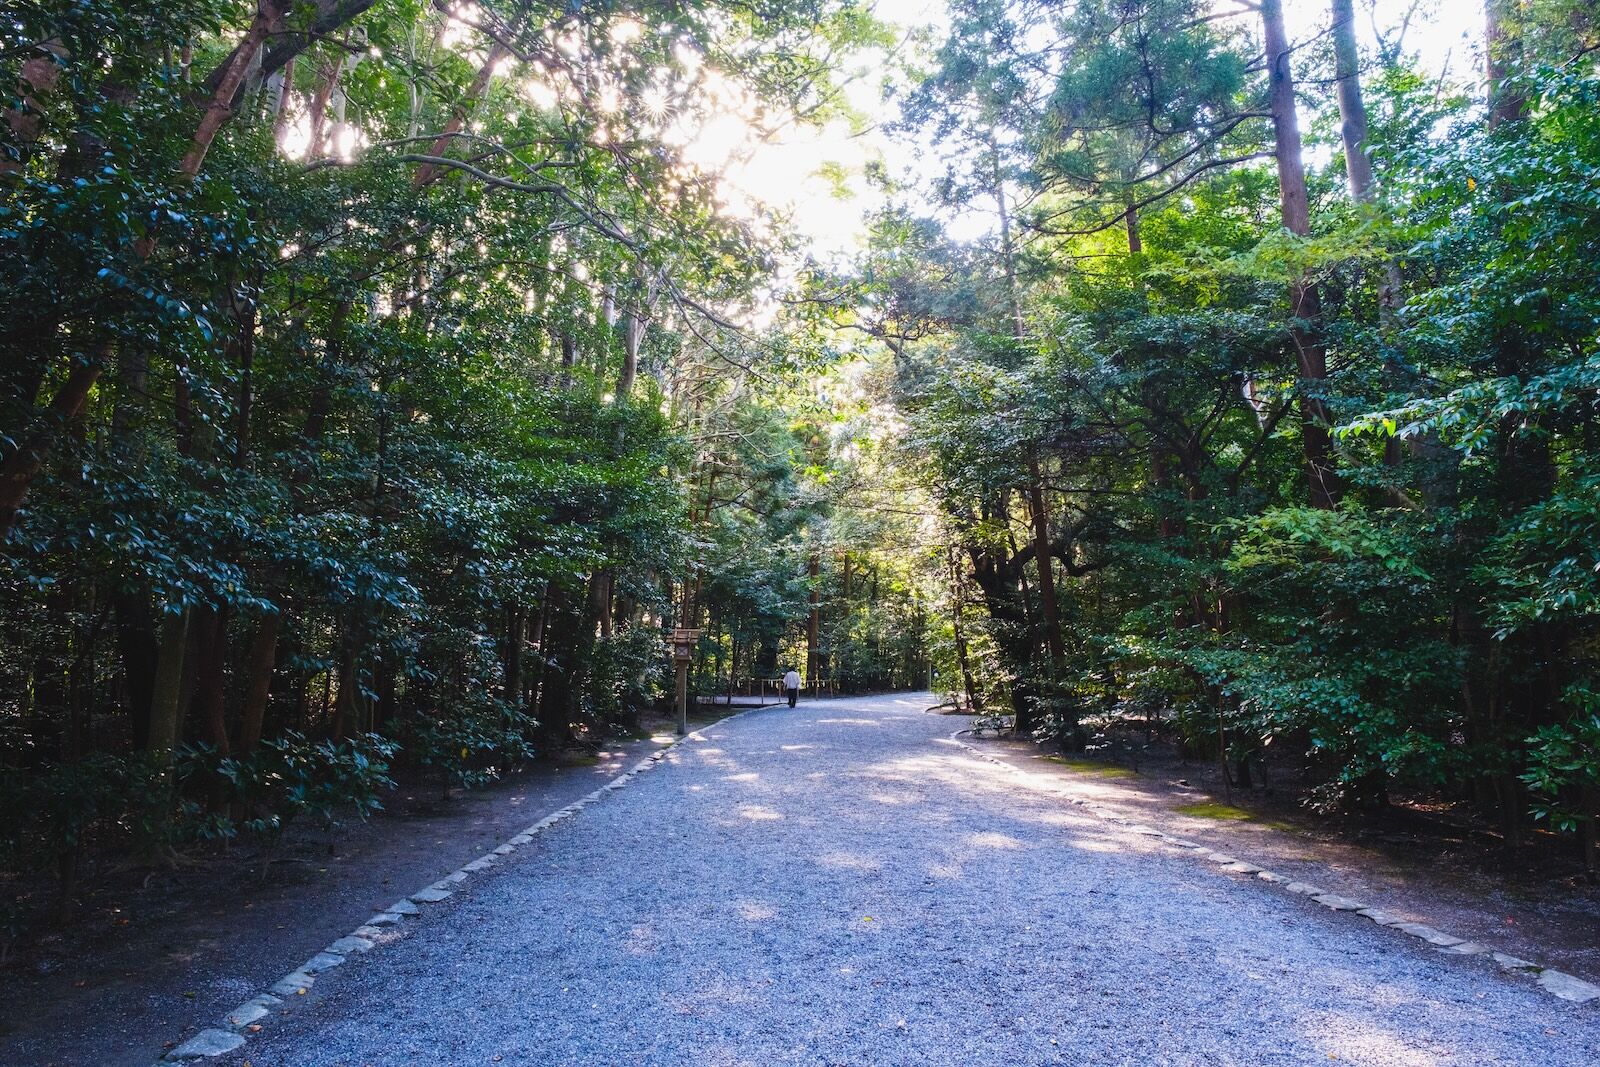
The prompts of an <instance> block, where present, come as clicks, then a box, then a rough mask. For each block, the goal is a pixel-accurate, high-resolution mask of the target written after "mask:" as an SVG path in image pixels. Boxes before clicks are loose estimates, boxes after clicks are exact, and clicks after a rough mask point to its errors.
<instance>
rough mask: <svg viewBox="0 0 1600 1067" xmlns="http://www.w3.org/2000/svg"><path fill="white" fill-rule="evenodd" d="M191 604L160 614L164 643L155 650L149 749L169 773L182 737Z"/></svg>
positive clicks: (166, 772)
mask: <svg viewBox="0 0 1600 1067" xmlns="http://www.w3.org/2000/svg"><path fill="white" fill-rule="evenodd" d="M191 614H192V612H191V611H190V609H189V608H180V609H179V610H177V611H168V612H166V613H165V614H164V615H162V617H161V643H160V645H159V646H158V649H157V653H156V673H155V685H154V688H153V691H152V693H151V697H150V737H149V743H148V745H147V747H148V749H149V751H150V752H151V753H153V754H155V755H156V757H157V758H158V759H159V761H160V764H161V767H162V769H163V773H165V774H167V775H169V776H170V774H171V769H172V756H173V752H174V751H175V750H176V749H177V747H178V742H179V741H180V740H181V739H182V736H181V735H182V730H183V722H182V720H181V713H182V710H183V707H182V705H183V666H184V660H185V653H186V651H187V649H188V646H189V619H190V616H191Z"/></svg>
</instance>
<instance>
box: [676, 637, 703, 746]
mask: <svg viewBox="0 0 1600 1067" xmlns="http://www.w3.org/2000/svg"><path fill="white" fill-rule="evenodd" d="M699 642H700V631H699V630H698V629H694V628H692V627H688V626H680V627H678V628H677V629H676V630H673V631H672V638H671V644H672V665H673V666H674V667H676V668H677V669H678V694H677V695H678V736H679V737H682V736H683V735H684V734H686V733H688V732H689V662H690V661H691V660H693V659H694V646H695V645H697V644H699Z"/></svg>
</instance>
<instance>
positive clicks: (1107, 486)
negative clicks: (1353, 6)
mask: <svg viewBox="0 0 1600 1067" xmlns="http://www.w3.org/2000/svg"><path fill="white" fill-rule="evenodd" d="M1340 6H1341V5H1340V4H1339V3H1337V2H1335V3H1334V4H1333V5H1332V6H1331V9H1330V8H1329V7H1323V8H1322V17H1323V18H1324V19H1325V20H1326V19H1328V17H1329V15H1330V11H1331V13H1332V14H1333V15H1334V16H1337V15H1338V11H1339V9H1340ZM1344 6H1345V7H1346V8H1348V6H1349V5H1344ZM1277 8H1278V5H1276V4H1263V5H1261V10H1260V12H1259V13H1255V12H1251V13H1246V14H1242V15H1238V16H1235V17H1231V18H1216V17H1209V16H1210V14H1211V12H1210V8H1209V6H1208V5H1206V4H1204V3H1201V2H1199V0H1118V2H1107V0H1078V2H1074V3H1066V4H1054V3H1038V4H1036V3H1032V2H1029V0H1020V2H1015V3H1004V4H991V3H977V2H974V3H967V2H958V3H956V4H954V5H953V6H952V11H953V17H954V26H953V29H952V33H951V35H950V37H949V39H948V40H947V41H946V42H944V43H943V44H942V45H941V47H940V50H939V51H938V52H937V54H936V55H935V56H934V58H933V62H932V65H931V69H930V71H929V72H928V73H927V74H926V76H925V77H924V78H923V79H922V80H921V81H920V82H919V83H918V85H917V86H916V88H915V89H914V91H913V92H912V93H911V94H910V96H909V98H908V100H907V103H906V105H905V108H904V116H905V117H904V120H903V126H904V127H905V128H906V130H907V131H909V132H910V133H911V134H913V135H919V136H926V135H927V134H928V133H930V132H931V133H932V134H934V135H936V136H937V137H938V138H939V139H940V143H941V144H942V145H944V146H945V147H946V148H947V149H948V148H949V146H950V145H951V144H953V143H959V146H960V150H957V151H949V152H947V155H946V158H947V160H948V167H949V170H948V177H947V179H946V180H945V181H944V182H942V183H941V184H940V186H939V191H940V192H941V194H942V195H943V196H944V197H945V198H946V201H947V205H948V206H949V207H953V208H979V209H986V210H989V211H991V212H993V211H996V210H998V212H999V219H1000V223H999V227H998V232H997V233H995V234H994V235H993V237H992V238H991V239H988V240H985V241H980V242H977V243H974V244H966V245H963V244H957V243H953V242H950V241H948V240H946V239H944V238H942V237H941V236H940V235H939V231H938V227H937V226H936V225H934V224H931V223H928V222H924V221H922V220H920V219H919V218H918V217H917V215H916V211H915V209H914V208H913V207H911V206H900V207H896V208H894V209H892V210H891V211H889V212H887V213H886V214H885V215H884V216H883V217H882V218H881V219H880V222H879V225H878V228H877V232H876V234H875V240H874V244H873V248H872V252H871V256H870V259H869V262H868V265H867V269H866V270H865V271H864V272H863V273H862V275H861V276H860V278H859V279H858V285H859V287H860V292H861V295H862V299H861V301H860V304H859V306H858V307H857V308H855V309H852V310H851V311H850V312H849V313H848V314H844V316H843V317H844V319H845V321H847V322H848V323H849V324H850V325H851V326H854V327H855V328H858V329H862V330H866V331H868V332H869V333H872V334H873V335H875V336H877V337H879V338H881V339H882V340H883V341H884V343H885V344H886V346H887V347H888V349H889V350H890V355H891V358H892V365H893V370H892V375H891V378H892V382H891V384H890V385H889V387H888V388H887V390H886V393H887V395H888V396H889V397H890V398H891V399H892V400H893V402H894V403H895V404H896V405H897V406H898V409H899V412H900V416H901V418H902V419H903V420H904V423H905V425H906V434H905V438H904V440H903V442H902V444H903V464H904V468H905V470H907V471H908V472H911V473H910V477H912V479H913V480H914V481H915V482H916V483H917V484H918V485H920V486H921V488H922V489H923V491H925V492H926V493H927V494H928V496H929V497H930V499H931V500H932V501H933V503H934V504H935V506H936V507H937V508H938V510H939V511H940V513H941V514H942V521H943V522H944V524H945V526H946V528H947V530H948V538H947V540H948V543H949V544H950V546H951V548H952V549H953V555H952V556H951V557H950V558H951V560H952V561H953V562H954V565H953V566H948V567H947V570H948V572H949V575H950V587H951V592H950V593H949V595H948V597H947V612H946V617H947V619H948V620H949V626H950V628H949V629H948V630H947V633H948V635H949V640H948V641H947V642H943V643H941V645H940V649H941V651H940V657H941V676H942V678H943V679H944V683H945V685H946V686H947V687H948V688H949V689H951V690H953V691H956V692H960V691H961V690H963V689H967V690H969V692H968V693H967V694H966V695H967V696H968V697H969V698H970V699H973V700H974V701H975V702H977V703H980V704H982V705H985V706H986V707H988V708H990V709H993V708H994V706H995V705H996V704H999V705H1001V706H1003V707H1005V708H1006V710H1007V711H1008V712H1009V713H1011V714H1012V715H1014V716H1015V719H1016V724H1017V725H1018V727H1019V728H1020V729H1021V730H1023V731H1032V732H1035V733H1037V734H1039V735H1040V736H1050V737H1053V738H1057V739H1060V740H1062V741H1065V742H1068V743H1075V744H1082V743H1083V742H1084V740H1085V734H1084V730H1083V727H1082V720H1083V719H1084V718H1085V717H1086V716H1090V715H1092V714H1099V713H1103V712H1114V711H1118V710H1123V711H1130V712H1133V713H1136V714H1138V715H1140V716H1144V715H1146V714H1148V713H1150V712H1151V711H1156V712H1159V713H1162V714H1165V715H1168V716H1170V717H1171V719H1172V720H1173V721H1174V722H1175V723H1176V724H1177V726H1178V728H1179V729H1180V731H1181V733H1182V735H1183V737H1184V739H1185V741H1186V742H1187V744H1188V745H1189V747H1190V748H1191V750H1192V751H1194V752H1196V753H1211V754H1216V753H1218V752H1219V750H1225V752H1226V755H1227V761H1228V764H1229V765H1230V769H1231V771H1232V773H1233V774H1234V775H1235V777H1236V778H1237V777H1241V776H1243V777H1246V778H1247V777H1248V774H1249V768H1250V766H1251V764H1252V762H1253V761H1254V760H1255V759H1256V758H1257V757H1258V756H1259V755H1260V754H1261V753H1262V752H1264V751H1265V750H1266V749H1267V748H1268V747H1269V746H1271V747H1272V748H1273V751H1274V752H1277V753H1286V754H1289V755H1290V758H1294V757H1300V758H1302V759H1303V760H1304V761H1305V765H1306V766H1307V767H1308V768H1309V769H1310V771H1311V772H1312V773H1313V775H1314V776H1315V777H1316V780H1317V781H1320V782H1321V783H1323V784H1322V785H1321V786H1320V788H1319V789H1318V790H1317V791H1316V793H1315V797H1316V798H1318V799H1320V800H1321V801H1324V802H1326V803H1327V804H1329V805H1344V806H1347V807H1348V806H1353V805H1364V804H1374V803H1382V802H1383V800H1384V798H1385V796H1386V795H1387V793H1388V792H1389V791H1390V790H1391V789H1393V788H1395V787H1399V788H1404V789H1411V790H1417V789H1424V790H1437V791H1441V792H1443V793H1444V794H1445V795H1447V796H1450V797H1453V798H1456V799H1459V800H1460V801H1462V802H1463V803H1465V804H1473V805H1476V806H1477V807H1478V808H1479V810H1481V811H1482V812H1483V813H1485V814H1488V815H1494V816H1497V817H1498V818H1499V819H1500V822H1501V825H1502V826H1503V830H1504V834H1505V838H1506V841H1507V843H1508V844H1509V845H1511V846H1513V847H1514V846H1515V845H1516V844H1517V843H1518V841H1519V840H1520V839H1522V838H1523V836H1524V835H1525V830H1526V828H1527V827H1529V826H1530V825H1552V824H1553V825H1555V826H1557V827H1559V828H1560V829H1563V830H1569V831H1570V830H1578V831H1581V833H1582V835H1583V836H1584V838H1585V839H1586V844H1587V846H1588V855H1589V861H1590V863H1591V864H1592V863H1594V840H1595V821H1596V818H1597V817H1600V791H1597V788H1596V783H1597V781H1600V748H1597V747H1596V743H1595V742H1596V735H1595V722H1594V714H1595V701H1594V692H1595V690H1596V670H1597V669H1600V655H1597V654H1600V622H1597V619H1600V613H1597V605H1600V599H1597V594H1600V586H1597V581H1600V555H1597V554H1596V553H1597V546H1600V536H1597V535H1600V492H1597V489H1600V478H1597V475H1600V405H1597V403H1596V399H1595V398H1596V395H1597V389H1596V387H1597V385H1600V284H1597V278H1596V274H1595V272H1594V270H1593V266H1592V265H1593V262H1594V260H1595V256H1596V254H1597V252H1600V185H1597V183H1596V175H1597V174H1600V107H1597V106H1596V105H1597V103H1600V73H1597V71H1596V65H1595V62H1594V49H1595V46H1596V43H1597V42H1600V38H1597V37H1596V34H1597V32H1600V27H1597V25H1596V24H1595V22H1594V21H1593V16H1592V9H1589V10H1586V6H1585V5H1570V4H1561V3H1551V4H1542V3H1534V4H1517V3H1509V2H1500V0H1494V2H1492V3H1491V4H1490V10H1491V14H1492V15H1493V16H1494V20H1492V23H1491V25H1492V36H1491V39H1490V42H1489V43H1487V44H1486V45H1485V46H1484V47H1485V51H1486V52H1488V54H1489V55H1490V57H1491V58H1492V62H1491V63H1489V64H1488V69H1489V78H1488V79H1487V81H1488V84H1489V89H1488V91H1487V95H1485V93H1484V92H1483V91H1482V89H1481V85H1468V86H1463V87H1460V88H1457V87H1455V86H1454V85H1453V84H1452V83H1451V82H1449V81H1437V80H1434V79H1430V78H1428V77H1425V76H1424V75H1422V74H1420V73H1419V72H1418V71H1417V70H1416V69H1413V67H1412V66H1410V65H1409V64H1410V61H1409V60H1408V59H1407V57H1406V54H1405V51H1404V48H1403V45H1402V43H1401V42H1398V41H1395V40H1387V41H1385V42H1384V47H1383V48H1382V49H1381V50H1380V52H1381V54H1378V55H1367V56H1362V57H1360V58H1361V60H1362V61H1361V63H1360V65H1359V67H1358V68H1354V69H1352V68H1351V67H1349V66H1345V67H1340V66H1338V64H1339V63H1340V62H1341V61H1340V60H1339V58H1338V49H1337V48H1335V47H1332V46H1331V45H1330V43H1329V42H1332V44H1335V45H1336V44H1338V43H1339V38H1340V34H1339V33H1338V32H1333V31H1335V30H1338V29H1340V27H1338V26H1337V25H1334V24H1332V23H1329V22H1324V26H1325V27H1326V28H1328V30H1329V32H1328V33H1327V34H1326V35H1324V37H1323V38H1321V39H1319V42H1317V43H1315V44H1313V45H1312V46H1308V47H1305V48H1298V49H1291V50H1289V51H1288V52H1284V53H1281V54H1280V53H1272V54H1269V55H1268V56H1267V57H1266V60H1265V61H1264V60H1263V58H1262V57H1263V48H1262V41H1263V39H1264V38H1263V31H1264V30H1269V29H1271V28H1272V26H1271V21H1272V18H1273V16H1274V13H1275V12H1276V10H1277ZM1267 39H1269V40H1270V35H1269V36H1268V38H1267ZM1353 52H1354V44H1353V40H1352V43H1351V53H1347V54H1346V55H1347V57H1348V56H1349V55H1350V54H1352V53H1353ZM1273 71H1276V72H1278V73H1279V74H1280V76H1281V75H1284V74H1288V73H1289V72H1291V71H1292V76H1293V77H1294V78H1296V79H1298V80H1299V82H1300V83H1301V84H1302V85H1304V84H1313V85H1315V86H1317V87H1318V91H1317V92H1314V93H1312V92H1305V93H1301V94H1299V98H1298V101H1296V98H1295V95H1294V94H1293V93H1290V94H1287V95H1285V94H1277V95H1274V94H1273V93H1272V92H1271V89H1272V85H1271V84H1269V83H1270V82H1271V81H1272V79H1271V78H1269V76H1268V73H1269V72H1273ZM1346 74H1348V75H1353V76H1351V77H1348V78H1346V79H1345V85H1344V88H1346V89H1353V90H1354V95H1353V96H1343V97H1338V96H1336V95H1335V94H1333V93H1332V92H1331V91H1330V92H1324V91H1323V89H1322V87H1326V86H1333V85H1335V84H1336V82H1338V81H1339V79H1340V77H1341V75H1346ZM1291 84H1292V83H1291ZM1296 105H1297V106H1296ZM1357 109H1360V110H1359V111H1358V110H1357ZM1356 119H1359V120H1360V121H1361V123H1363V124H1364V125H1365V127H1366V128H1367V130H1368V132H1367V134H1366V135H1365V136H1362V135H1361V134H1360V133H1359V130H1360V129H1361V126H1360V125H1355V124H1354V120H1356ZM1285 120H1287V121H1285ZM1296 125H1298V127H1302V128H1304V129H1305V130H1307V131H1308V132H1307V137H1308V140H1309V143H1310V145H1311V146H1312V148H1319V147H1320V148H1322V149H1323V150H1322V151H1310V150H1308V151H1306V152H1305V153H1304V155H1303V156H1302V155H1301V152H1300V145H1299V140H1298V138H1299V133H1298V132H1297V130H1296ZM1342 130H1343V131H1345V132H1346V134H1348V133H1349V132H1350V131H1352V130H1354V131H1357V132H1356V133H1355V136H1354V138H1353V139H1351V140H1349V141H1348V143H1341V131H1342ZM1291 138H1292V139H1291ZM1275 153H1276V159H1275V158H1274V154H1275ZM1352 153H1353V154H1352ZM1347 163H1348V164H1349V165H1348V166H1347ZM1362 164H1369V165H1370V169H1371V171H1372V176H1371V177H1370V178H1364V177H1363V173H1362V172H1363V171H1364V170H1365V169H1366V168H1365V167H1360V165H1362ZM1300 166H1305V167H1307V170H1308V173H1307V174H1306V176H1305V178H1304V183H1305V184H1304V193H1305V198H1304V199H1303V200H1302V201H1301V202H1300V203H1301V205H1302V207H1301V209H1300V214H1299V215H1297V214H1296V212H1295V210H1294V208H1295V205H1294V204H1292V203H1291V202H1290V201H1291V200H1292V199H1293V194H1294V193H1295V191H1296V190H1297V189H1298V188H1299V186H1298V182H1299V181H1300V179H1299V178H1298V176H1297V174H1296V173H1295V170H1296V168H1298V167H1300ZM1357 167H1360V169H1356V168H1357ZM910 193H911V191H910V190H907V191H906V195H904V196H902V197H900V198H899V199H900V200H901V201H902V202H903V203H904V204H906V205H910V204H911V203H912V202H913V200H912V196H911V195H910ZM1280 197H1281V198H1282V202H1281V203H1280ZM1319 471H1321V472H1331V474H1330V476H1329V477H1327V478H1324V479H1321V480H1320V481H1319V479H1318V477H1317V474H1318V472H1319ZM942 562H943V561H941V564H942ZM1041 562H1045V563H1047V564H1048V566H1047V567H1045V568H1043V569H1042V570H1041V566H1040V564H1041ZM952 609H953V610H952ZM957 630H964V631H965V632H964V634H963V635H962V636H964V638H965V641H964V642H958V641H957V640H956V639H955V638H956V631H957ZM963 643H964V644H965V646H966V647H965V648H964V649H963V648H961V645H962V644H963ZM963 672H964V673H965V675H966V678H967V680H966V681H965V682H964V681H963ZM1219 731H1221V736H1220V737H1219V733H1218V732H1219ZM1538 820H1545V822H1544V823H1542V824H1541V823H1539V822H1538Z"/></svg>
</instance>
